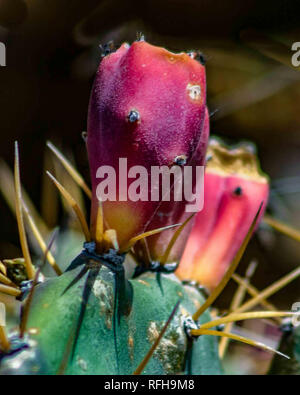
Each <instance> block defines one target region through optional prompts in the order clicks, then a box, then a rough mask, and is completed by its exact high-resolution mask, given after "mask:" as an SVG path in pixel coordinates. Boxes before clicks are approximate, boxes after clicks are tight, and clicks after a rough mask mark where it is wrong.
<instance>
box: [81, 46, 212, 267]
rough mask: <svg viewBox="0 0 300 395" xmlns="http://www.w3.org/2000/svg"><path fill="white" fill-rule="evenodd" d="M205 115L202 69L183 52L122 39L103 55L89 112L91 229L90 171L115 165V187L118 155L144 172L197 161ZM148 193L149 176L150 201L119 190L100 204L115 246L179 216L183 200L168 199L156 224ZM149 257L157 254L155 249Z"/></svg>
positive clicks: (202, 147)
mask: <svg viewBox="0 0 300 395" xmlns="http://www.w3.org/2000/svg"><path fill="white" fill-rule="evenodd" d="M205 117H207V118H208V113H207V109H206V79H205V68H204V66H203V65H201V64H200V63H199V62H197V61H196V60H194V59H192V58H191V57H190V56H189V55H187V54H185V53H180V54H173V53H171V52H168V51H167V50H166V49H164V48H160V47H155V46H152V45H150V44H148V43H146V42H145V41H139V42H134V43H133V44H132V45H131V46H129V45H128V44H123V45H122V46H121V47H120V48H119V49H118V50H117V51H116V52H115V53H112V54H110V55H108V56H106V57H104V59H103V60H102V62H101V63H100V65H99V69H98V72H97V75H96V78H95V82H94V86H93V90H92V94H91V99H90V105H89V116H88V138H87V149H88V156H89V162H90V168H91V179H92V190H93V199H92V213H91V225H92V229H95V221H96V213H97V209H98V205H99V202H98V199H97V194H96V191H97V186H98V185H99V182H100V181H101V180H100V179H97V177H96V173H97V169H98V168H99V167H100V166H103V165H106V166H112V167H113V168H114V169H115V171H116V175H117V192H120V190H121V188H122V186H121V185H120V183H119V174H120V169H119V158H126V159H127V166H128V169H130V168H131V167H132V166H137V165H139V166H143V167H145V168H146V169H147V171H148V174H150V173H151V167H152V166H168V167H172V166H174V165H176V158H178V157H184V158H185V162H186V164H192V165H193V166H195V165H196V164H199V165H201V164H203V158H204V156H205V147H206V144H207V130H208V129H207V126H206V132H205V131H204V124H205ZM207 122H208V119H207V120H206V123H207ZM197 150H198V154H197V155H196V152H197ZM199 150H200V154H199ZM123 181H124V179H123V178H122V181H121V182H123ZM129 184H130V181H129ZM125 189H128V186H127V187H126V186H125ZM150 191H151V185H150V177H149V185H148V201H137V202H133V201H131V200H126V198H125V201H122V198H121V197H120V196H119V193H118V194H117V201H106V202H104V204H103V207H104V215H105V220H106V226H107V227H110V228H113V229H116V231H117V235H118V240H119V244H120V245H123V244H126V242H127V241H128V240H129V239H130V238H131V237H133V236H136V235H137V234H139V233H142V232H143V231H145V230H149V229H154V228H155V226H156V224H157V223H160V224H161V225H163V226H165V225H167V224H169V223H170V222H173V223H176V222H178V221H179V220H180V217H181V214H182V211H183V210H182V207H183V208H184V207H185V202H184V201H182V202H174V201H172V199H171V201H170V202H167V203H165V204H164V208H163V210H164V215H165V220H161V221H160V220H159V219H157V215H158V214H157V212H158V210H159V206H160V203H161V201H160V200H159V201H151V196H150ZM179 206H181V207H179ZM176 213H177V214H176ZM153 255H154V256H153V259H155V258H156V256H155V255H157V254H156V253H155V249H153Z"/></svg>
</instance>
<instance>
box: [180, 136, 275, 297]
mask: <svg viewBox="0 0 300 395" xmlns="http://www.w3.org/2000/svg"><path fill="white" fill-rule="evenodd" d="M208 158H210V160H209V161H208V164H207V168H206V172H205V181H204V209H203V210H202V211H201V212H199V213H197V214H196V219H195V223H194V226H193V229H192V231H191V234H190V236H189V239H188V242H187V245H186V248H185V251H184V254H183V257H182V260H181V262H180V265H179V268H178V270H177V272H176V274H177V275H178V277H179V278H181V279H182V280H183V279H184V280H195V281H197V282H199V283H201V284H202V285H204V286H206V287H207V288H209V289H211V290H212V289H214V288H215V287H216V286H217V285H218V283H219V282H220V280H221V279H222V277H223V276H224V274H225V272H226V270H227V268H228V266H229V265H230V263H231V261H232V259H233V258H234V256H235V254H236V253H237V251H238V249H239V247H240V246H241V244H242V241H243V239H244V238H245V236H246V234H247V232H248V230H249V228H250V225H251V223H252V221H253V218H254V216H255V214H256V213H257V210H258V209H259V206H260V204H261V202H262V201H263V207H262V210H261V214H260V218H259V219H258V223H259V220H260V219H261V217H262V216H263V213H264V211H265V207H266V204H267V200H268V194H269V183H268V178H267V177H266V176H265V175H264V174H262V173H261V171H260V169H259V163H258V161H257V158H256V156H255V154H254V153H253V150H252V149H250V147H249V146H246V145H244V146H239V147H237V148H233V149H228V148H226V147H225V146H224V145H223V144H220V143H219V142H218V141H217V140H212V141H211V143H210V145H209V148H208Z"/></svg>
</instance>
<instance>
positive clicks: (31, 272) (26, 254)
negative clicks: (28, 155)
mask: <svg viewBox="0 0 300 395" xmlns="http://www.w3.org/2000/svg"><path fill="white" fill-rule="evenodd" d="M15 192H16V217H17V223H18V229H19V237H20V243H21V248H22V253H23V255H24V259H25V266H26V272H27V276H28V278H29V279H30V280H32V279H33V277H34V267H33V264H32V260H31V256H30V252H29V248H28V243H27V238H26V232H25V227H24V219H23V211H22V190H21V181H20V161H19V146H18V142H17V141H16V142H15Z"/></svg>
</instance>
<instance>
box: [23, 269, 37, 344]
mask: <svg viewBox="0 0 300 395" xmlns="http://www.w3.org/2000/svg"><path fill="white" fill-rule="evenodd" d="M40 272H41V268H38V270H37V271H36V273H35V276H34V279H33V283H32V285H31V288H30V292H29V295H28V297H27V299H26V302H25V305H24V306H23V307H22V314H21V322H20V339H23V337H24V334H25V332H26V328H27V322H28V317H29V311H30V307H31V302H32V299H33V294H34V289H35V286H36V285H37V283H38V278H39V275H40Z"/></svg>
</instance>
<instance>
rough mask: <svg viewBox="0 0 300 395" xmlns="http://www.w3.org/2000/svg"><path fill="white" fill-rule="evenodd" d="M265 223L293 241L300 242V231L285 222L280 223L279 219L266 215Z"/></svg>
mask: <svg viewBox="0 0 300 395" xmlns="http://www.w3.org/2000/svg"><path fill="white" fill-rule="evenodd" d="M264 222H265V223H266V224H268V225H269V226H271V227H272V228H274V229H275V230H277V231H278V232H280V233H282V234H284V235H286V236H288V237H290V238H291V239H293V240H296V241H298V242H300V230H298V229H295V228H293V227H291V226H289V225H286V224H284V223H283V222H280V221H278V220H277V219H275V218H272V217H270V216H269V215H265V217H264Z"/></svg>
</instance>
